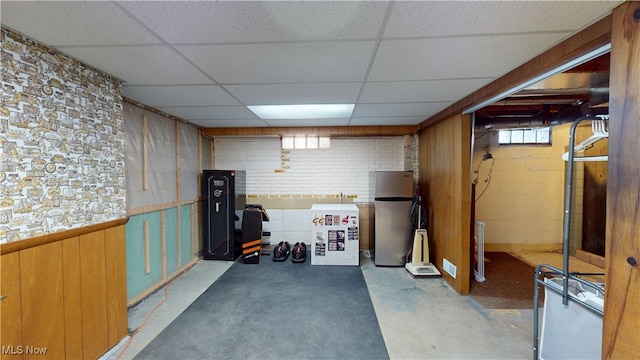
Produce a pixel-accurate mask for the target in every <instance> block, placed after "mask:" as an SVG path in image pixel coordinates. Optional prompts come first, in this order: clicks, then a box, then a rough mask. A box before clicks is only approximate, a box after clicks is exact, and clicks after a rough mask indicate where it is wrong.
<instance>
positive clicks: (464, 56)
mask: <svg viewBox="0 0 640 360" xmlns="http://www.w3.org/2000/svg"><path fill="white" fill-rule="evenodd" d="M562 37H564V34H561V33H550V34H520V35H499V36H476V37H458V38H456V37H454V38H434V39H417V40H385V41H382V42H381V44H380V48H379V49H378V54H377V56H376V59H375V61H374V63H373V67H372V69H371V73H370V74H369V78H368V80H370V81H384V80H388V81H394V80H428V79H456V78H457V79H460V78H479V77H498V76H501V75H503V74H505V73H507V72H509V71H510V70H512V69H514V68H515V67H517V66H519V65H521V64H523V63H524V62H526V61H527V60H529V59H531V58H532V57H534V56H535V55H537V54H540V53H541V52H542V51H544V50H546V49H548V48H549V47H551V46H552V45H553V44H555V43H556V42H557V41H559V40H560V39H561V38H562Z"/></svg>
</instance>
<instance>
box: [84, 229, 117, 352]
mask: <svg viewBox="0 0 640 360" xmlns="http://www.w3.org/2000/svg"><path fill="white" fill-rule="evenodd" d="M110 260H111V259H110ZM105 262H106V255H105V246H104V232H103V231H96V232H93V233H91V234H85V235H82V236H80V283H81V285H80V286H81V289H82V319H83V327H82V339H83V340H82V342H83V344H82V345H83V346H82V348H83V352H84V358H86V359H97V358H98V357H100V356H101V355H102V354H104V353H105V352H106V351H107V350H108V349H109V341H108V335H107V298H108V295H107V284H106V268H105Z"/></svg>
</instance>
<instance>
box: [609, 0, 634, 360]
mask: <svg viewBox="0 0 640 360" xmlns="http://www.w3.org/2000/svg"><path fill="white" fill-rule="evenodd" d="M612 27H613V29H612V39H611V73H610V92H609V94H610V95H609V99H610V101H609V103H610V108H609V112H610V115H611V121H610V124H609V125H610V126H609V139H610V140H611V141H610V142H609V168H608V174H609V178H608V182H607V225H606V242H607V245H606V254H607V257H606V261H605V301H604V305H605V309H604V314H605V315H604V326H603V339H602V358H603V359H633V358H637V357H638V344H640V330H638V329H640V265H639V263H640V197H639V196H638V189H640V177H639V176H638V174H640V161H638V154H640V141H638V139H640V121H639V119H638V114H640V3H639V2H637V1H634V2H625V3H623V4H622V5H620V6H618V7H617V8H616V9H614V11H613V20H612Z"/></svg>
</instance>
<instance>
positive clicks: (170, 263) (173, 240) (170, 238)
mask: <svg viewBox="0 0 640 360" xmlns="http://www.w3.org/2000/svg"><path fill="white" fill-rule="evenodd" d="M164 212H165V217H164V228H165V236H166V237H165V241H166V246H167V248H166V252H167V275H171V274H173V273H174V272H176V271H178V256H179V254H178V208H171V209H166V210H165V211H164Z"/></svg>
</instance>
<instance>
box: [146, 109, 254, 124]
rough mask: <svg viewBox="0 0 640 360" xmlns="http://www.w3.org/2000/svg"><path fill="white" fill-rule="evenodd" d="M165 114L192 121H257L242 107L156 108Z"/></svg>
mask: <svg viewBox="0 0 640 360" xmlns="http://www.w3.org/2000/svg"><path fill="white" fill-rule="evenodd" d="M157 108H158V110H162V111H164V112H166V113H167V114H171V115H173V116H177V117H179V118H182V119H185V120H189V121H193V120H206V119H228V120H229V119H258V117H257V116H256V115H255V114H254V113H253V112H251V110H249V109H247V108H246V107H244V106H184V107H175V106H174V107H164V106H158V107H157Z"/></svg>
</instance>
